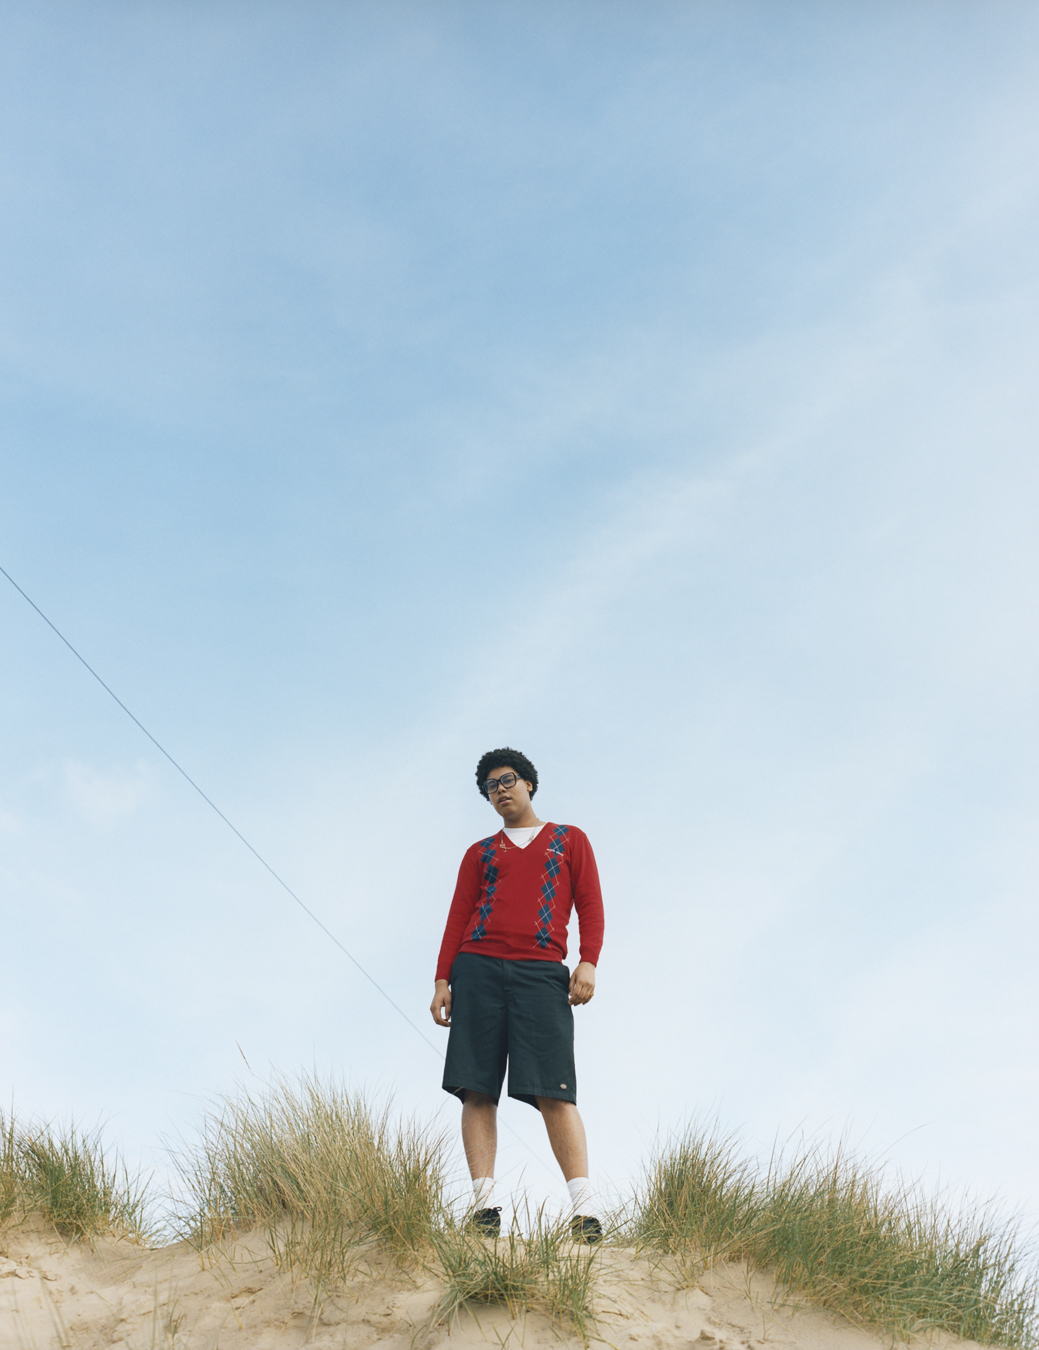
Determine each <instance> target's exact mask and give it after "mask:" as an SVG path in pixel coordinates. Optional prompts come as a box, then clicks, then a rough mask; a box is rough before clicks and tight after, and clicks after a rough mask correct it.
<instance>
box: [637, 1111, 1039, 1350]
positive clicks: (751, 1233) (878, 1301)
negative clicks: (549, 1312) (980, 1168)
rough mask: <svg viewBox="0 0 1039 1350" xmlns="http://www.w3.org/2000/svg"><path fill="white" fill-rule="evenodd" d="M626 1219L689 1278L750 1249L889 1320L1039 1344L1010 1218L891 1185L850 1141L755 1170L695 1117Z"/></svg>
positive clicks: (812, 1287)
mask: <svg viewBox="0 0 1039 1350" xmlns="http://www.w3.org/2000/svg"><path fill="white" fill-rule="evenodd" d="M628 1232H629V1234H630V1236H631V1237H633V1238H634V1239H635V1241H636V1242H637V1243H638V1244H640V1245H642V1246H645V1247H649V1248H651V1249H655V1250H657V1251H659V1252H662V1253H664V1254H666V1255H668V1256H669V1257H671V1258H672V1259H673V1260H675V1261H676V1263H677V1264H678V1265H679V1267H680V1268H682V1269H684V1271H685V1273H686V1275H687V1277H693V1276H695V1273H696V1271H697V1270H698V1269H703V1267H704V1266H705V1265H708V1264H710V1263H711V1262H712V1261H714V1260H717V1259H720V1258H726V1257H728V1258H735V1259H741V1260H747V1261H750V1262H751V1263H752V1264H753V1265H755V1266H756V1267H758V1268H759V1269H762V1270H766V1271H768V1272H769V1273H770V1274H772V1275H774V1276H775V1277H776V1279H777V1280H779V1281H780V1282H781V1283H782V1284H784V1285H786V1286H787V1287H788V1288H790V1289H792V1290H795V1291H797V1292H799V1293H801V1294H804V1295H806V1296H807V1297H809V1298H810V1299H811V1300H813V1301H814V1302H816V1303H818V1304H820V1305H822V1306H824V1307H827V1308H830V1309H832V1310H833V1311H835V1312H839V1313H843V1314H845V1315H846V1316H848V1317H851V1318H853V1319H855V1320H858V1321H860V1322H863V1323H866V1324H869V1325H872V1326H875V1327H879V1328H882V1329H884V1330H885V1331H888V1332H892V1333H896V1334H906V1333H911V1332H914V1331H920V1330H923V1329H925V1328H936V1329H941V1330H944V1331H947V1332H950V1333H952V1334H953V1335H956V1336H962V1337H964V1338H967V1339H971V1340H976V1341H980V1342H982V1343H995V1344H1003V1345H1013V1346H1018V1347H1031V1346H1036V1345H1037V1344H1039V1278H1037V1275H1036V1273H1035V1269H1034V1266H1033V1265H1032V1263H1031V1258H1030V1254H1029V1253H1028V1252H1027V1251H1026V1249H1025V1248H1024V1246H1023V1244H1022V1241H1021V1239H1020V1236H1019V1234H1018V1232H1017V1229H1016V1226H1015V1225H1014V1224H1013V1223H1012V1222H1008V1221H1006V1220H1001V1219H1000V1218H999V1217H998V1215H996V1214H994V1213H993V1212H991V1211H986V1210H984V1209H980V1210H971V1209H968V1208H958V1209H950V1208H948V1207H947V1206H946V1204H945V1203H943V1201H942V1200H941V1199H940V1198H935V1197H928V1196H925V1195H923V1194H922V1193H921V1192H920V1191H919V1190H918V1189H917V1188H915V1187H913V1186H910V1185H906V1184H904V1183H899V1184H897V1185H895V1186H893V1187H891V1188H888V1187H887V1186H886V1185H885V1178H884V1175H883V1171H882V1170H881V1169H879V1168H876V1167H870V1166H868V1165H864V1164H862V1163H859V1162H857V1161H856V1160H855V1159H853V1158H851V1157H850V1156H849V1155H847V1154H846V1153H844V1152H842V1151H840V1150H838V1151H837V1152H835V1153H832V1154H827V1153H825V1152H823V1151H822V1150H819V1149H815V1148H809V1149H802V1150H800V1151H798V1152H797V1153H795V1154H794V1155H793V1156H791V1157H783V1156H780V1155H777V1156H775V1157H774V1158H773V1159H772V1161H771V1163H770V1165H769V1166H768V1168H767V1169H765V1170H764V1171H758V1170H756V1169H755V1168H753V1167H752V1166H751V1165H750V1164H749V1163H747V1162H746V1161H744V1160H741V1159H740V1157H739V1156H738V1154H737V1151H736V1148H735V1145H734V1143H733V1141H732V1140H730V1139H726V1138H725V1137H723V1136H720V1135H719V1134H718V1133H717V1132H716V1131H712V1130H709V1129H707V1130H702V1129H701V1130H696V1129H692V1130H690V1131H688V1132H687V1133H686V1134H684V1135H683V1136H681V1137H680V1138H678V1139H676V1140H673V1141H672V1142H671V1143H670V1145H668V1146H667V1147H666V1148H665V1149H664V1150H662V1151H661V1153H660V1154H659V1155H658V1156H657V1157H656V1158H655V1159H654V1161H653V1163H652V1165H651V1167H650V1170H649V1172H648V1174H647V1176H646V1178H645V1180H644V1183H643V1185H642V1187H641V1188H640V1190H639V1192H638V1194H637V1197H636V1200H635V1204H634V1207H633V1212H632V1216H631V1219H630V1222H629V1224H628Z"/></svg>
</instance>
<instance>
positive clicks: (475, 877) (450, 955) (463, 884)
mask: <svg viewBox="0 0 1039 1350" xmlns="http://www.w3.org/2000/svg"><path fill="white" fill-rule="evenodd" d="M479 899H480V857H479V845H478V844H474V845H473V846H472V848H469V849H467V850H466V854H465V857H464V858H463V859H462V865H461V867H460V868H459V869H458V881H457V883H456V885H455V894H454V898H453V899H452V901H451V908H450V910H449V911H448V915H447V925H446V927H445V928H444V940H443V942H441V944H440V956H439V959H438V960H437V973H436V978H437V979H438V980H449V979H450V978H451V967H452V966H453V965H454V961H455V957H456V956H457V955H458V949H459V947H460V946H461V945H462V943H463V942H464V941H465V930H466V927H467V926H468V923H469V920H470V919H471V918H472V916H473V911H474V910H475V909H476V906H477V903H478V902H479Z"/></svg>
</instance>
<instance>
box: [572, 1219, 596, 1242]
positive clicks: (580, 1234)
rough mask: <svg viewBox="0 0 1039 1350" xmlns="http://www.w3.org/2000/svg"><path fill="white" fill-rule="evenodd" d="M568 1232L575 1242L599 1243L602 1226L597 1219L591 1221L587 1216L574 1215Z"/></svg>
mask: <svg viewBox="0 0 1039 1350" xmlns="http://www.w3.org/2000/svg"><path fill="white" fill-rule="evenodd" d="M570 1232H571V1233H572V1234H573V1235H574V1241H575V1242H588V1243H592V1242H601V1241H602V1224H601V1223H600V1222H599V1220H598V1219H592V1218H590V1217H589V1216H588V1215H587V1214H575V1215H574V1218H573V1221H572V1223H571V1224H570Z"/></svg>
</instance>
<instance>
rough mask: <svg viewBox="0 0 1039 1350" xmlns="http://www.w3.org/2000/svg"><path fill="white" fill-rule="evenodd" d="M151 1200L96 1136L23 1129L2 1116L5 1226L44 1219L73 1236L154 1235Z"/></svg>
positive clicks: (0, 1195)
mask: <svg viewBox="0 0 1039 1350" xmlns="http://www.w3.org/2000/svg"><path fill="white" fill-rule="evenodd" d="M146 1212H147V1196H146V1192H145V1188H144V1186H143V1184H142V1183H141V1181H140V1180H139V1178H137V1177H135V1176H132V1175H131V1174H130V1173H129V1172H128V1171H127V1169H126V1168H125V1167H124V1165H123V1164H122V1162H121V1161H120V1160H119V1158H118V1157H112V1156H111V1155H108V1156H106V1154H105V1151H104V1149H103V1147H102V1145H101V1141H100V1139H99V1137H98V1136H97V1134H89V1133H84V1132H82V1131H80V1130H77V1129H76V1128H75V1127H74V1126H69V1127H68V1128H66V1129H55V1128H54V1127H52V1126H49V1125H35V1126H28V1127H21V1126H19V1125H17V1123H16V1122H15V1120H14V1119H13V1118H7V1117H5V1116H3V1115H2V1114H0V1222H3V1223H12V1222H14V1223H17V1222H19V1221H24V1220H26V1219H29V1218H30V1217H32V1216H39V1217H40V1218H42V1219H44V1220H46V1221H47V1222H48V1223H52V1224H53V1225H54V1227H55V1228H56V1229H57V1230H58V1231H59V1232H60V1233H62V1234H64V1235H65V1236H68V1237H95V1236H100V1235H102V1234H115V1235H118V1236H122V1237H129V1238H132V1239H134V1240H135V1241H145V1240H147V1238H148V1237H149V1236H150V1235H151V1229H150V1226H149V1224H148V1221H147V1217H146Z"/></svg>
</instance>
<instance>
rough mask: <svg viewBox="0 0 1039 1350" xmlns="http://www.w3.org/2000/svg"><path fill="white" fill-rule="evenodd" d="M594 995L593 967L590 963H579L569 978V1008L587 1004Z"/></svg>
mask: <svg viewBox="0 0 1039 1350" xmlns="http://www.w3.org/2000/svg"><path fill="white" fill-rule="evenodd" d="M594 994H595V967H594V966H593V965H592V963H591V961H581V962H579V963H578V965H577V966H576V967H575V969H574V973H573V974H572V975H571V976H570V1006H571V1007H572V1008H576V1007H577V1006H578V1005H579V1004H581V1003H589V1002H591V1000H592V997H593V996H594Z"/></svg>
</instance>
